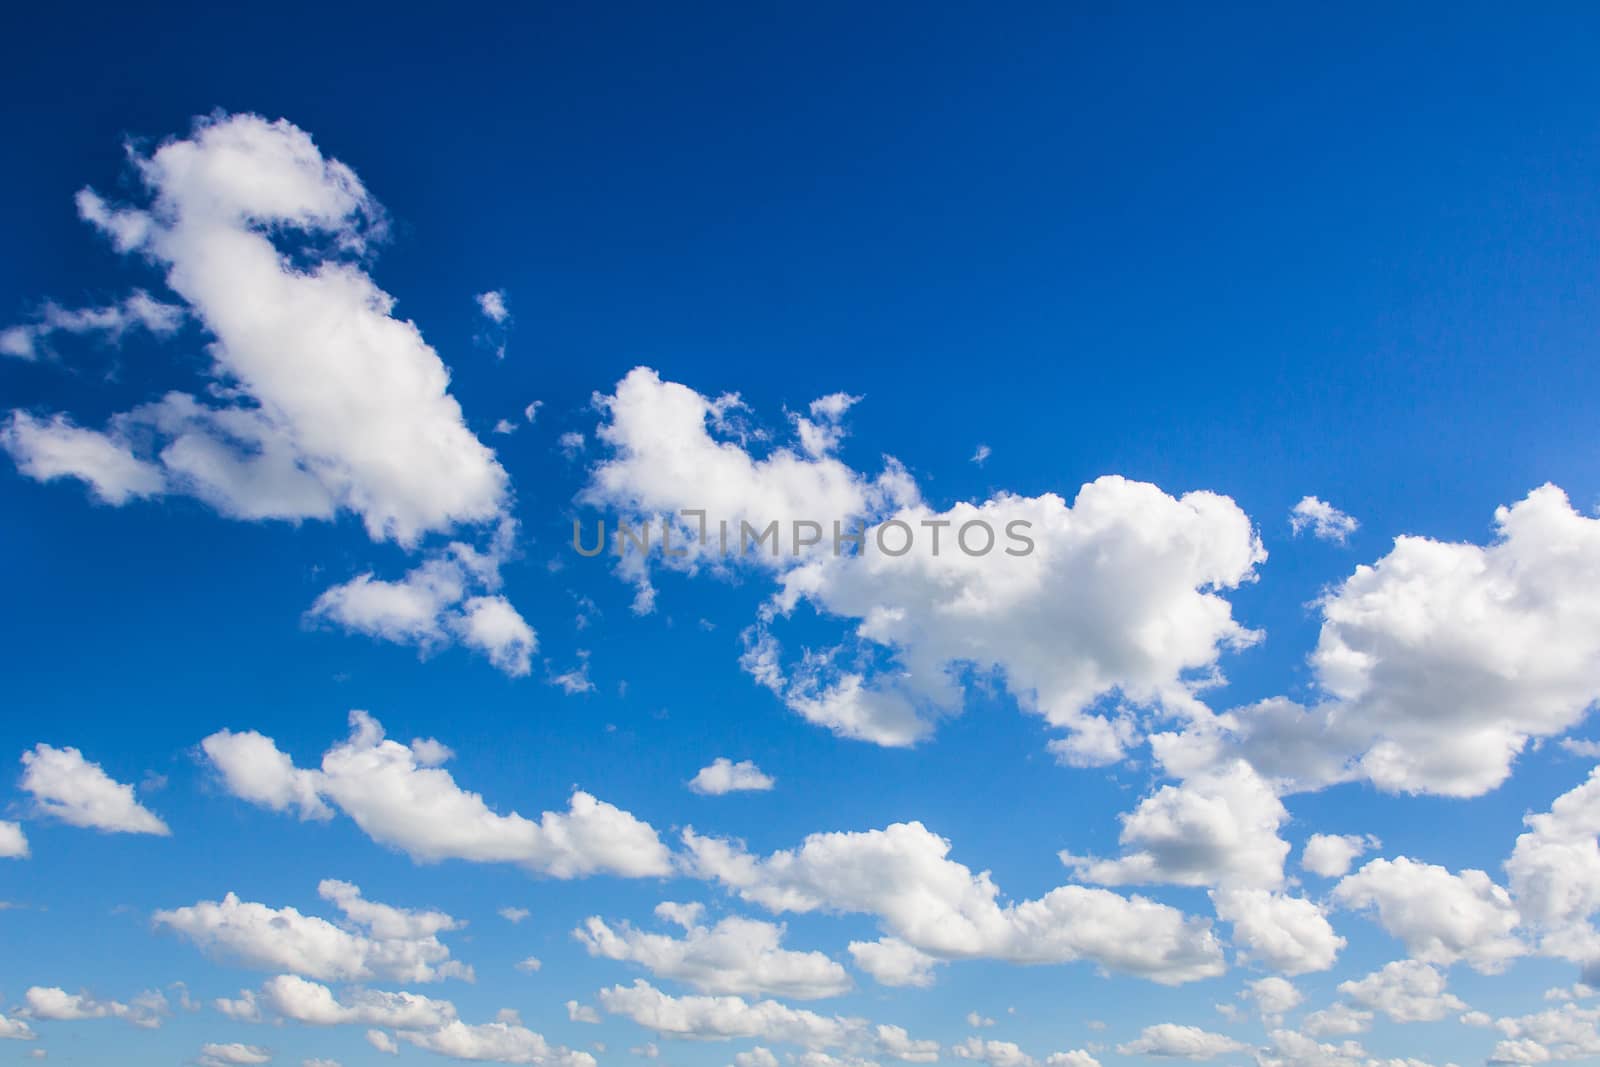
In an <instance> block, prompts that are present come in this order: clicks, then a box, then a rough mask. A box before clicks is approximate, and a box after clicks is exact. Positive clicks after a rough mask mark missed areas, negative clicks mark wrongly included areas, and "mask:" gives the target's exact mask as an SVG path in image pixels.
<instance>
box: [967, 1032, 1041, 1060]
mask: <svg viewBox="0 0 1600 1067" xmlns="http://www.w3.org/2000/svg"><path fill="white" fill-rule="evenodd" d="M950 1051H951V1052H952V1053H953V1054H954V1055H955V1057H956V1058H957V1059H962V1060H977V1061H978V1062H979V1063H983V1064H987V1065H988V1067H1036V1065H1037V1063H1038V1061H1037V1060H1035V1059H1034V1058H1033V1057H1032V1056H1030V1055H1028V1054H1027V1053H1026V1052H1024V1051H1022V1048H1021V1047H1020V1046H1019V1045H1017V1044H1016V1043H1015V1042H1012V1041H994V1040H989V1041H985V1040H984V1039H983V1038H981V1037H969V1038H967V1039H966V1040H965V1041H962V1042H960V1043H959V1044H955V1045H951V1046H950Z"/></svg>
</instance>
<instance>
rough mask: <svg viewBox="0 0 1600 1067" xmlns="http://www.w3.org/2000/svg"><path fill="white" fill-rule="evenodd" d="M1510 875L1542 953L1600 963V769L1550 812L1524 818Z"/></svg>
mask: <svg viewBox="0 0 1600 1067" xmlns="http://www.w3.org/2000/svg"><path fill="white" fill-rule="evenodd" d="M1524 821H1525V822H1526V823H1527V825H1528V830H1527V832H1526V833H1524V834H1522V835H1521V836H1520V837H1518V838H1517V843H1516V847H1515V848H1514V849H1513V850H1512V853H1511V858H1510V859H1508V860H1506V865H1505V866H1506V874H1507V876H1508V878H1509V882H1510V888H1511V893H1512V895H1513V897H1514V898H1515V900H1516V902H1517V908H1518V910H1519V911H1520V912H1521V914H1522V917H1523V920H1524V921H1525V922H1527V923H1528V924H1529V926H1530V927H1531V929H1532V930H1533V931H1534V932H1535V933H1536V934H1537V936H1538V938H1539V947H1540V949H1541V951H1543V952H1546V953H1549V954H1552V955H1557V956H1563V957H1565V958H1567V959H1571V960H1574V961H1577V962H1580V963H1587V964H1600V931H1596V930H1595V928H1594V925H1593V923H1592V922H1591V921H1590V918H1591V917H1592V916H1593V915H1594V914H1595V912H1596V911H1600V838H1597V835H1600V768H1596V769H1595V770H1593V771H1591V772H1590V774H1589V777H1588V778H1587V779H1586V780H1585V781H1584V782H1583V783H1582V784H1580V785H1578V786H1577V787H1575V788H1573V789H1571V790H1569V791H1568V792H1566V793H1563V794H1562V795H1561V796H1559V797H1557V798H1556V800H1555V802H1554V803H1553V804H1551V805H1550V810H1549V811H1547V812H1539V813H1536V814H1531V815H1528V816H1526V817H1525V819H1524Z"/></svg>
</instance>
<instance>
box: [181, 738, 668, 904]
mask: <svg viewBox="0 0 1600 1067" xmlns="http://www.w3.org/2000/svg"><path fill="white" fill-rule="evenodd" d="M350 726H351V733H350V736H349V738H348V739H346V740H345V741H342V742H340V743H338V744H336V745H334V746H333V747H332V748H330V749H329V750H328V751H327V752H325V753H324V754H323V757H322V766H321V769H320V770H317V771H308V770H301V769H298V768H296V767H295V766H294V764H293V762H292V761H290V760H289V758H288V757H287V756H285V755H283V753H281V752H280V751H279V750H278V749H277V746H276V744H274V743H273V742H272V741H271V739H269V738H262V737H260V735H255V737H254V739H252V740H250V741H249V742H248V744H246V745H244V746H241V745H240V743H239V741H238V738H240V737H243V736H246V735H240V734H230V733H229V732H228V731H226V730H224V731H221V732H219V733H217V734H213V735H212V736H211V737H209V738H207V739H206V740H205V741H203V742H201V748H202V750H203V751H205V752H206V754H207V756H208V757H210V758H211V760H212V764H213V766H214V767H215V768H216V769H217V771H218V772H219V774H220V775H221V776H222V782H223V785H224V786H225V787H226V788H227V789H228V791H229V792H231V793H233V794H234V795H236V796H239V797H241V798H242V799H245V800H249V801H251V802H252V803H257V804H262V805H263V806H266V807H271V808H274V809H275V810H280V811H281V810H285V809H286V808H287V807H289V806H290V804H291V803H293V804H294V805H295V806H296V807H298V809H299V811H300V814H301V817H302V818H315V817H319V812H320V810H321V809H320V808H319V807H318V806H317V805H319V804H321V805H323V806H326V804H331V805H332V806H333V807H336V808H338V810H340V811H342V812H343V813H344V814H346V815H348V816H349V817H350V818H351V819H353V820H354V821H355V823H356V825H358V826H359V827H361V829H362V831H363V832H365V833H366V834H367V836H368V837H370V838H372V839H373V840H374V841H377V842H379V843H381V844H385V845H389V846H391V847H394V848H397V849H399V850H400V851H402V852H405V853H406V854H407V855H409V856H410V857H411V858H412V859H414V860H416V861H417V862H419V863H436V862H438V861H440V860H446V859H463V860H470V861H473V862H478V863H516V864H519V865H521V866H523V867H526V868H527V869H529V870H531V871H535V872H537V873H539V874H546V875H550V876H552V877H556V878H577V877H582V876H585V875H590V874H597V873H608V874H618V875H622V876H624V877H635V878H638V877H648V876H653V875H665V874H668V873H670V871H671V869H672V864H671V857H670V854H669V852H668V851H667V848H666V846H665V845H663V844H662V843H661V839H660V838H659V837H658V836H657V835H656V832H655V830H654V829H653V828H651V826H650V825H649V824H648V823H645V822H642V821H640V820H639V819H636V818H635V817H634V816H632V815H630V814H629V813H628V812H625V811H623V810H621V809H620V808H616V807H613V806H612V805H610V804H607V803H605V802H604V801H602V800H597V799H596V798H595V797H593V796H591V795H590V794H588V793H585V792H583V791H581V790H578V791H575V792H574V793H573V794H572V797H571V800H570V802H569V804H568V808H567V810H566V811H565V812H551V811H547V812H544V813H542V814H541V815H540V817H539V818H538V819H537V820H533V819H528V818H525V817H523V816H522V815H519V814H517V813H516V812H510V813H508V814H505V815H502V814H500V813H498V812H496V811H495V810H494V809H493V808H491V807H490V806H489V805H488V804H487V803H486V802H485V801H484V799H483V797H482V796H480V795H479V794H477V793H472V792H468V791H467V790H464V789H462V788H461V787H460V786H458V785H457V784H456V782H455V778H454V777H453V776H452V775H451V774H450V772H449V771H447V770H445V769H443V768H442V767H439V766H436V765H435V764H437V763H441V762H444V760H446V759H448V758H449V755H450V750H449V749H448V748H446V747H445V746H443V745H440V744H439V743H438V742H436V741H428V740H422V741H416V742H413V743H412V744H411V745H409V746H407V745H403V744H400V743H399V742H398V741H394V740H392V739H389V738H386V737H385V736H384V732H383V727H382V725H381V724H379V723H378V721H377V720H376V719H374V718H373V717H372V716H370V715H368V714H367V713H366V712H362V711H353V712H351V713H350ZM213 750H216V751H217V752H218V753H220V754H221V755H222V758H221V759H219V758H218V757H217V756H216V755H213ZM241 753H242V754H241ZM308 791H309V792H308ZM308 798H309V799H315V801H316V804H312V805H311V806H308V805H307V803H306V801H307V799H308Z"/></svg>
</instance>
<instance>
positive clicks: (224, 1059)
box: [200, 1041, 272, 1067]
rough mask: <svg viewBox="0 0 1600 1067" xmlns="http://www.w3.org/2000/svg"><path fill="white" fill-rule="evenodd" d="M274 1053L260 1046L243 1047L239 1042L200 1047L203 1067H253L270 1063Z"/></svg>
mask: <svg viewBox="0 0 1600 1067" xmlns="http://www.w3.org/2000/svg"><path fill="white" fill-rule="evenodd" d="M271 1060H272V1053H271V1052H270V1051H268V1050H267V1049H264V1048H261V1047H260V1046H258V1045H243V1044H240V1043H239V1042H237V1041H231V1042H228V1043H227V1044H221V1043H217V1042H212V1043H210V1044H207V1045H202V1046H201V1047H200V1065H201V1067H222V1065H224V1064H226V1065H229V1067H251V1065H254V1064H258V1063H269V1062H271Z"/></svg>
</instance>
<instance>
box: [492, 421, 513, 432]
mask: <svg viewBox="0 0 1600 1067" xmlns="http://www.w3.org/2000/svg"><path fill="white" fill-rule="evenodd" d="M494 432H495V433H504V434H511V433H516V432H517V424H516V423H514V422H512V421H511V420H510V419H501V420H500V421H499V422H497V423H495V424H494Z"/></svg>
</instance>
